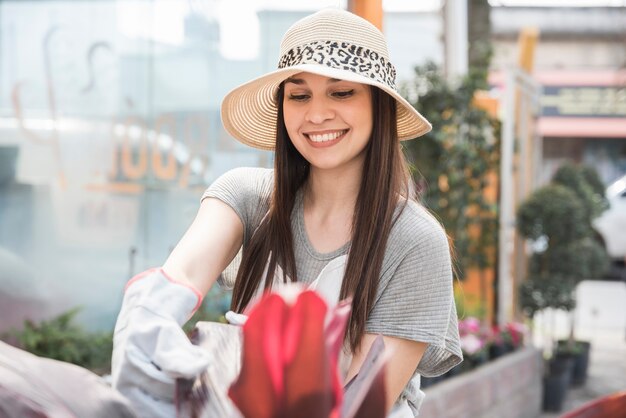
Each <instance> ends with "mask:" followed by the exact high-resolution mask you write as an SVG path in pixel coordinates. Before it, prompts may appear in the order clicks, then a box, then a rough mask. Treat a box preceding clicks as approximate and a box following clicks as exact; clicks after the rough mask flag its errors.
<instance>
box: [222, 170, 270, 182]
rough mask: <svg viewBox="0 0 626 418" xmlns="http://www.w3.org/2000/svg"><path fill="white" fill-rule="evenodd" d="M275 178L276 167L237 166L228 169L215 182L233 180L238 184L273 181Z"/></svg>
mask: <svg viewBox="0 0 626 418" xmlns="http://www.w3.org/2000/svg"><path fill="white" fill-rule="evenodd" d="M273 180H274V169H273V168H262V167H236V168H232V169H230V170H228V171H227V172H225V173H224V174H222V175H221V176H219V177H218V178H217V180H215V182H220V181H231V182H236V183H238V184H247V183H262V184H265V183H272V182H273Z"/></svg>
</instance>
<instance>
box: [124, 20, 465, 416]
mask: <svg viewBox="0 0 626 418" xmlns="http://www.w3.org/2000/svg"><path fill="white" fill-rule="evenodd" d="M395 76H396V70H395V67H394V66H393V65H392V64H391V62H390V60H389V56H388V53H387V46H386V42H385V39H384V37H383V35H382V33H381V32H380V31H379V30H378V29H376V28H375V27H374V26H373V25H372V24H370V23H369V22H367V21H365V20H363V19H361V18H359V17H357V16H355V15H353V14H351V13H349V12H345V11H342V10H337V9H328V10H323V11H320V12H318V13H315V14H313V15H310V16H307V17H305V18H304V19H302V20H300V21H298V22H296V23H295V24H294V25H293V26H292V27H291V28H289V30H288V31H287V33H286V34H285V36H284V37H283V41H282V43H281V48H280V59H279V64H278V69H277V70H275V71H272V72H270V73H268V74H265V75H264V76H261V77H259V78H256V79H254V80H252V81H250V82H248V83H245V84H243V85H241V86H239V87H237V88H235V89H234V90H232V91H231V92H230V93H228V94H227V95H226V97H225V98H224V100H223V102H222V108H221V115H222V121H223V123H224V126H225V128H226V130H227V131H228V132H229V133H230V134H231V135H232V136H233V137H234V138H235V139H237V140H238V141H240V142H242V143H244V144H246V145H250V146H252V147H254V148H259V149H267V150H273V151H274V156H275V158H274V169H273V170H268V169H259V168H240V169H235V170H232V171H230V172H227V173H226V174H224V175H223V176H221V177H220V178H219V179H218V180H217V181H215V182H214V183H213V184H212V185H211V186H210V187H209V188H208V189H207V190H206V192H205V193H204V196H203V199H202V204H201V207H200V210H199V212H198V215H197V217H196V220H195V221H194V223H193V224H192V225H191V227H190V228H189V230H188V231H187V233H186V234H185V235H184V237H183V238H182V240H181V241H180V242H179V244H178V245H177V246H176V248H175V249H174V251H173V252H172V254H171V255H170V257H169V258H168V260H167V262H166V263H165V265H164V266H163V268H161V269H155V270H151V271H148V272H146V273H143V274H142V275H140V276H138V277H137V278H135V279H133V280H131V282H129V284H128V285H127V291H126V295H125V298H124V303H123V306H122V312H121V314H120V319H119V320H118V324H117V327H116V343H115V349H114V355H113V382H114V385H115V386H116V387H117V388H119V389H120V390H121V391H122V392H123V393H125V394H126V395H127V396H129V398H130V399H131V400H132V401H133V402H134V403H135V404H136V405H138V406H139V407H141V408H142V409H145V410H146V411H150V413H152V414H156V415H158V410H159V409H164V408H166V406H165V405H170V404H171V400H172V398H173V387H172V386H171V384H172V382H173V379H174V378H177V377H191V376H193V375H194V374H198V373H200V372H201V371H202V370H203V368H206V365H207V364H209V363H210V361H211V360H210V358H207V356H206V353H199V352H197V350H196V349H197V347H193V346H191V345H190V344H185V343H183V340H184V339H183V338H180V337H181V331H180V325H181V324H182V323H183V322H184V321H185V319H186V318H187V317H188V315H189V314H190V313H191V312H193V310H194V309H195V308H197V306H198V304H199V301H200V300H201V298H202V295H203V294H205V293H206V292H207V291H208V290H209V289H210V287H211V286H212V285H213V284H214V282H215V280H216V279H217V277H218V276H219V274H220V273H221V272H222V271H223V270H224V269H225V268H226V266H228V264H229V263H230V262H231V260H232V259H233V258H234V257H235V255H236V254H237V252H238V251H239V250H240V249H241V251H242V257H241V264H240V267H239V270H238V273H237V277H236V280H235V282H234V289H233V298H232V304H231V309H232V310H233V311H234V312H236V313H237V314H239V315H235V314H234V313H229V314H227V318H239V317H241V316H242V315H244V316H245V315H246V314H247V313H249V310H250V309H251V307H252V306H253V305H254V304H255V302H256V301H257V300H258V299H259V298H260V297H261V296H262V295H263V293H264V292H269V291H275V290H277V289H279V288H281V287H283V286H284V285H285V284H286V283H290V282H299V283H301V284H302V285H303V286H306V287H310V288H313V289H315V290H316V291H317V292H319V293H320V294H322V295H324V298H325V299H326V302H327V303H328V304H329V305H330V307H333V306H335V305H337V303H338V302H339V301H341V300H347V299H349V300H351V301H352V310H351V313H350V317H349V319H348V323H347V331H346V336H345V339H344V344H343V350H341V351H342V359H343V360H342V363H343V364H346V368H345V370H344V373H343V376H342V378H343V381H344V382H346V383H347V382H349V381H350V380H351V379H352V378H353V377H354V376H356V375H358V374H359V372H360V371H361V369H362V366H363V364H364V362H365V360H366V354H367V353H368V352H369V351H370V348H371V347H372V345H373V344H375V341H377V336H379V335H382V339H383V340H384V346H385V350H386V354H387V356H388V359H389V360H388V363H387V365H386V376H385V385H386V410H387V411H388V412H389V413H392V414H393V415H394V418H404V417H414V416H415V415H416V414H417V413H418V411H419V407H420V404H421V401H422V398H423V396H424V395H423V393H422V392H421V391H420V390H419V384H420V376H421V375H425V376H436V375H440V374H443V373H445V372H446V371H448V370H449V369H450V368H452V367H453V366H455V365H456V364H458V363H459V362H460V361H461V359H462V355H461V350H460V346H459V334H458V326H457V322H456V318H457V315H456V308H455V305H454V300H453V294H452V268H451V260H450V248H449V244H448V240H447V236H446V234H445V231H444V230H443V228H442V227H441V225H440V224H439V223H438V222H437V221H436V220H435V219H434V218H433V217H432V216H431V215H430V214H429V213H428V211H427V210H426V209H425V208H424V207H422V206H421V205H420V204H419V203H418V202H417V200H416V196H415V193H414V187H413V186H412V184H411V183H410V177H409V174H408V169H407V164H406V161H405V159H404V156H403V154H402V149H401V145H400V141H401V140H409V139H413V138H416V137H419V136H421V135H423V134H425V133H426V132H428V131H429V130H430V129H431V126H430V123H429V122H428V121H427V120H426V119H425V118H424V117H423V116H422V115H421V114H420V113H419V112H417V111H416V110H415V109H414V108H413V107H412V106H411V105H410V104H409V103H408V102H407V101H406V100H405V99H404V98H403V97H402V96H401V95H400V94H399V93H398V91H397V90H396V86H395ZM166 301H167V303H165V302H166ZM146 307H147V308H148V309H138V308H146ZM157 311H158V315H156V313H152V312H157ZM278 325H279V324H277V325H276V326H278ZM172 341H176V343H175V344H173V343H172ZM174 353H175V354H176V355H175V356H174ZM168 384H169V385H170V386H168ZM168 387H169V389H168ZM155 399H158V400H160V401H158V402H157V401H156V400H155Z"/></svg>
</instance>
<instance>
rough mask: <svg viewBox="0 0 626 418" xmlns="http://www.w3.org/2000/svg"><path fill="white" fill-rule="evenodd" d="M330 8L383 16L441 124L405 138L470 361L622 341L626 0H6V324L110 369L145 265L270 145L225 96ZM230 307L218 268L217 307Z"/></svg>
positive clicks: (420, 98) (1, 83) (43, 348)
mask: <svg viewBox="0 0 626 418" xmlns="http://www.w3.org/2000/svg"><path fill="white" fill-rule="evenodd" d="M323 7H340V8H347V9H350V10H352V11H354V12H356V13H358V14H360V15H362V16H364V17H365V18H367V19H369V20H370V21H372V22H373V23H374V24H376V25H377V26H379V27H380V28H381V29H382V30H383V31H384V32H385V35H386V37H387V39H388V43H389V49H390V55H391V59H392V61H393V62H394V64H395V65H396V69H397V71H398V83H399V86H400V88H401V90H402V92H403V94H404V95H405V96H406V97H407V98H408V99H409V100H410V101H411V102H412V103H414V105H415V106H416V108H418V109H419V110H420V111H421V112H422V113H424V114H425V115H426V116H427V117H428V118H429V119H430V120H431V122H433V125H434V130H433V132H432V133H431V134H429V135H428V136H426V137H425V138H422V139H420V140H419V141H413V142H410V141H409V143H407V144H406V149H405V151H406V154H407V157H408V158H409V159H410V160H411V161H412V163H413V164H414V166H415V170H414V178H415V181H416V183H417V185H418V188H419V190H420V192H421V194H422V201H423V203H424V204H425V205H426V206H428V207H429V208H430V209H431V210H432V211H433V212H434V213H435V214H436V215H437V216H438V217H439V219H441V221H442V222H443V223H444V225H445V226H446V229H447V231H448V233H449V234H450V236H451V238H452V240H453V242H454V244H455V246H456V248H457V253H458V266H457V270H458V274H457V276H458V279H459V280H458V284H457V286H456V294H457V304H458V308H459V313H460V315H461V319H471V321H469V322H468V323H466V324H464V325H467V326H468V327H467V328H464V331H463V332H466V333H467V334H466V335H464V336H467V335H470V336H471V337H473V338H474V340H472V339H471V338H470V339H467V340H466V344H470V345H469V346H466V347H465V348H466V349H467V351H466V358H468V359H469V360H470V361H468V362H467V363H468V364H472V362H475V363H476V365H479V363H480V362H481V360H480V359H481V358H482V357H481V355H482V353H485V352H486V350H487V348H488V346H490V345H493V344H492V343H493V342H494V341H495V340H496V339H498V338H500V337H502V335H504V336H505V337H506V338H510V336H511V332H509V333H508V334H507V333H506V332H504V331H503V330H505V329H507V328H506V327H513V328H515V327H516V326H518V325H521V326H522V328H523V329H524V330H522V331H520V332H521V333H522V334H524V335H525V336H526V342H525V343H524V344H525V345H533V343H534V346H536V347H538V348H537V350H538V351H539V352H540V355H541V356H543V357H546V358H547V357H553V356H554V353H555V352H556V351H555V350H556V349H555V348H554V347H555V344H557V340H559V339H567V338H569V337H571V338H569V340H573V339H574V337H573V334H572V332H571V330H572V329H573V325H572V324H576V325H577V328H578V329H577V333H578V334H579V335H580V336H582V337H583V338H586V339H587V340H589V339H593V337H594V336H596V337H597V336H598V335H601V336H604V337H606V338H609V339H611V338H612V339H613V340H611V341H612V343H611V344H613V345H615V344H617V345H618V346H619V347H622V349H623V345H624V342H625V340H626V308H625V306H626V304H625V303H624V302H626V271H625V267H624V260H625V257H626V177H625V176H626V2H625V1H623V0H615V1H610V0H607V1H602V0H596V1H592V0H589V1H530V0H529V1H523V0H517V1H513V0H511V1H504V0H502V1H497V0H492V1H487V0H467V1H466V0H458V1H453V0H448V1H444V0H422V1H419V2H416V1H409V0H370V1H367V0H351V1H339V0H337V1H327V0H320V1H311V0H307V1H298V2H284V1H273V0H188V1H183V0H92V1H87V0H84V1H81V0H77V1H70V0H65V1H59V0H38V1H35V0H33V1H21V0H20V1H17V0H0V333H2V335H3V339H5V340H8V341H10V342H13V343H14V344H16V345H19V346H22V347H25V348H30V349H31V351H34V352H36V353H38V354H42V355H51V356H55V355H56V357H57V358H61V359H62V360H66V361H73V362H77V363H79V364H82V365H85V366H87V367H90V368H92V369H94V370H97V371H102V372H106V369H107V367H108V365H107V364H106V363H107V359H108V356H109V350H110V332H111V330H112V327H113V324H114V321H115V317H116V314H117V312H118V309H119V307H120V304H121V298H122V293H123V287H124V285H125V283H126V281H127V280H128V279H129V278H130V277H132V276H133V275H134V274H136V273H138V272H141V271H143V270H145V269H146V268H149V267H153V266H158V265H161V264H162V263H163V262H164V260H165V259H166V257H167V255H168V254H169V252H170V251H171V250H172V248H173V247H174V245H175V244H176V243H177V241H178V240H179V239H180V237H181V236H182V234H183V232H184V231H185V229H186V228H187V226H188V225H189V224H190V223H191V221H192V219H193V217H194V216H195V213H196V210H197V208H198V205H199V198H200V196H201V195H202V192H203V191H204V189H205V188H206V187H207V186H208V185H209V184H210V183H211V182H212V181H213V180H215V179H216V178H217V177H218V176H219V175H221V174H222V173H224V172H225V171H227V170H229V169H231V168H234V167H240V166H257V167H271V166H272V164H273V161H272V155H271V153H267V152H262V151H257V150H253V149H251V148H248V147H245V146H243V145H241V144H239V143H238V142H237V141H235V140H233V139H232V138H231V137H230V136H229V135H228V134H227V133H226V132H225V131H224V129H223V127H222V126H221V123H220V116H219V106H220V102H221V100H222V98H223V96H224V95H225V94H226V93H227V92H228V91H229V90H230V89H231V88H234V87H235V86H237V85H238V84H240V83H242V82H244V81H247V80H250V79H252V78H254V77H257V76H258V75H260V74H263V73H265V72H268V71H271V70H273V69H275V67H276V63H277V60H278V49H279V42H280V38H281V37H282V34H283V33H284V32H285V30H286V29H287V28H288V27H289V26H290V25H291V24H292V23H294V22H295V21H296V20H298V19H300V18H301V17H303V16H305V15H307V14H310V13H311V12H313V11H316V10H319V9H321V8H323ZM558 185H560V186H563V187H569V189H568V190H567V191H566V192H563V190H562V189H559V188H558V187H557V189H556V191H555V189H554V188H551V189H550V188H548V189H547V190H546V189H545V188H546V187H555V186H558ZM538 192H541V193H539V194H537V193H538ZM563 193H564V194H563ZM568 193H570V194H568ZM572 193H573V194H572ZM542 196H543V197H542ZM542 199H543V200H542ZM558 199H561V200H558ZM585 199H586V200H585ZM575 200H576V201H578V200H580V203H576V204H575V205H574V206H576V205H578V207H573V208H570V207H569V206H567V203H568V202H572V201H575ZM555 207H557V208H561V209H562V210H561V211H560V212H559V211H558V210H554V208H555ZM522 208H524V209H522ZM577 211H578V212H577ZM579 212H580V213H579ZM577 213H579V214H578V215H576V214H577ZM568 221H571V222H570V223H568ZM583 224H584V225H586V226H588V228H587V227H585V228H583V227H580V228H579V227H578V226H580V225H583ZM572 231H575V233H574V232H572ZM570 232H571V233H572V234H573V235H572V236H569V235H568V233H570ZM559 234H560V235H559ZM570 235H571V234H570ZM561 238H563V239H564V240H566V241H567V239H570V241H571V243H573V244H572V245H570V246H569V247H567V248H565V247H563V248H561V247H558V246H557V247H555V246H554V244H555V243H556V242H559V240H561ZM561 241H562V240H561ZM570 241H568V242H570ZM568 245H569V244H568ZM574 247H575V249H573V248H574ZM581 254H582V255H589V254H591V255H589V256H588V257H586V256H582V255H581ZM228 274H229V273H227V274H226V275H228ZM230 274H232V272H230ZM228 304H229V295H228V291H227V289H225V288H219V287H216V288H215V289H214V290H213V291H212V292H211V293H210V294H209V295H208V297H207V299H206V301H205V310H204V311H203V313H202V315H203V316H202V318H203V319H214V320H219V318H220V316H221V314H222V313H223V312H224V311H225V310H226V309H227V307H228ZM533 318H534V321H532V320H533ZM474 319H476V321H477V322H476V331H472V329H473V328H472V326H473V325H472V324H473V323H472V321H473V320H474ZM513 328H511V329H513ZM515 329H517V328H515ZM503 332H504V333H503ZM513 334H514V332H513ZM606 338H605V340H606ZM70 340H71V341H72V344H74V345H70V346H68V345H67V344H68V341H70ZM468 341H469V342H468ZM472 341H473V342H474V343H475V345H474V346H471V344H472ZM620 344H621V346H620ZM94 347H95V348H94ZM468 347H469V348H468ZM472 347H473V348H472ZM624 353H625V352H624V351H620V352H618V354H617V357H616V361H617V363H619V364H621V366H620V367H626V365H624V362H626V360H624V359H625V358H626V357H621V359H620V357H619V356H621V355H622V354H624ZM613 354H614V355H615V353H614V352H613ZM494 358H495V356H494ZM620 362H621V363H620ZM618 370H621V371H624V370H623V369H618ZM625 375H626V374H625ZM616 384H617V385H618V386H619V385H623V386H622V387H623V388H624V389H626V382H625V381H624V380H621V381H620V380H619V378H618V381H617V383H616ZM611 388H612V387H611ZM607 390H608V389H607ZM594 395H598V394H592V395H590V397H593V396H594ZM520 402H521V401H520ZM522 409H523V408H522ZM531 409H532V411H535V412H536V410H537V408H535V407H533V408H531ZM535 412H532V413H531V414H530V415H519V416H533V415H532V414H533V413H535ZM438 416H443V415H438ZM449 416H455V415H449ZM457 416H459V415H457ZM474 416H480V414H478V413H476V414H475V415H474ZM502 416H504V415H502ZM507 416H512V415H507Z"/></svg>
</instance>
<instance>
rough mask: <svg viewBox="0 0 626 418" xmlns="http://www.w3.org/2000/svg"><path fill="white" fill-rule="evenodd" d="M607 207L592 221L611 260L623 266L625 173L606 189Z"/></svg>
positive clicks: (625, 215)
mask: <svg viewBox="0 0 626 418" xmlns="http://www.w3.org/2000/svg"><path fill="white" fill-rule="evenodd" d="M606 198H607V199H608V201H609V208H608V209H607V210H606V211H604V213H602V215H600V216H599V217H598V218H596V219H595V220H594V221H593V226H594V228H595V229H596V230H597V231H598V233H599V234H600V235H601V236H602V239H603V240H604V244H605V246H606V250H607V252H608V253H609V256H610V257H611V259H612V260H613V261H615V262H616V263H617V264H618V265H620V266H622V267H624V264H625V262H626V175H624V176H622V177H621V178H619V179H618V180H616V181H615V182H613V183H612V184H611V185H610V186H609V187H607V189H606Z"/></svg>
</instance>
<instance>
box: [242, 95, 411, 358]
mask: <svg viewBox="0 0 626 418" xmlns="http://www.w3.org/2000/svg"><path fill="white" fill-rule="evenodd" d="M371 91H372V109H371V111H372V115H373V128H372V133H371V137H370V140H369V142H368V145H367V146H366V151H365V152H366V157H365V162H364V165H363V177H362V180H361V185H360V189H359V194H358V197H357V201H356V206H355V208H354V216H353V220H352V239H351V244H350V253H349V257H348V262H347V265H346V271H345V275H344V279H343V283H342V286H341V293H340V298H341V299H344V298H346V297H349V296H351V297H352V314H351V316H350V320H349V324H348V330H347V334H346V339H347V340H348V342H349V345H350V348H351V350H352V351H355V350H356V349H357V347H358V346H359V343H360V340H361V337H362V336H363V333H364V332H365V321H366V320H367V317H368V315H369V313H370V311H371V310H372V308H373V305H374V299H375V297H376V292H377V290H378V282H379V279H380V272H381V267H382V263H383V257H384V255H385V248H386V246H387V239H388V237H389V233H390V231H391V228H392V226H393V223H394V221H395V219H396V218H394V212H395V211H396V209H398V208H400V210H401V209H402V208H403V206H404V205H401V206H400V207H399V205H398V203H399V201H400V200H404V203H406V199H408V198H410V197H412V189H411V188H410V187H409V184H410V182H409V172H408V168H407V165H406V162H405V160H404V156H403V154H402V150H401V146H400V142H399V141H398V136H397V125H396V101H395V100H394V99H393V98H392V97H391V96H389V95H388V94H386V93H385V92H383V91H382V90H380V89H378V88H376V87H372V88H371ZM283 97H284V88H283V86H282V85H281V87H280V88H279V89H278V93H277V97H276V102H277V107H278V114H277V121H276V148H275V159H274V191H273V193H272V196H271V201H270V208H269V212H268V214H267V216H266V217H265V218H264V219H263V221H262V222H261V224H260V225H259V227H258V228H257V230H256V231H255V233H254V234H253V235H252V237H251V238H250V242H249V243H248V244H247V245H246V248H244V250H243V254H242V259H241V264H240V267H239V271H238V273H237V279H236V281H235V287H234V290H233V298H232V302H231V309H233V310H235V311H238V312H241V311H243V310H244V309H245V307H246V305H247V304H248V303H249V302H250V300H251V298H252V297H253V295H254V293H255V292H256V289H257V288H258V286H259V285H260V283H261V280H262V279H263V278H262V275H263V271H264V269H265V266H266V263H267V262H268V260H269V268H268V270H267V274H266V277H265V289H269V288H270V287H271V285H272V278H273V274H274V270H275V268H276V266H277V265H280V266H281V268H282V269H283V280H285V281H286V280H287V276H288V277H290V278H291V280H292V281H297V277H296V263H295V256H294V252H293V236H292V231H291V212H292V210H293V207H294V202H295V198H296V193H297V192H298V189H300V187H301V186H302V185H303V184H304V183H305V181H306V180H307V178H308V175H309V163H308V162H307V161H306V160H305V159H304V157H303V156H302V155H301V154H300V153H299V152H298V151H297V150H296V148H295V147H294V146H293V144H292V143H291V140H290V139H289V136H288V134H287V129H286V128H285V123H284V120H283ZM397 214H399V212H398V213H397Z"/></svg>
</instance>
